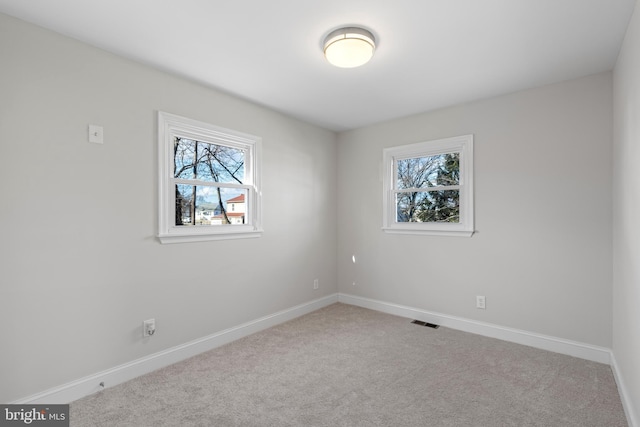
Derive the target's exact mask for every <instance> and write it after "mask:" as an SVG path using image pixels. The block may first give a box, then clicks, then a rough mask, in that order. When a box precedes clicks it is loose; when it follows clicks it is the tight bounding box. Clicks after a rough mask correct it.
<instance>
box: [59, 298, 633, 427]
mask: <svg viewBox="0 0 640 427" xmlns="http://www.w3.org/2000/svg"><path fill="white" fill-rule="evenodd" d="M70 419H71V425H72V426H79V427H80V426H81V427H85V426H109V427H113V426H132V427H133V426H136V427H138V426H221V427H226V426H403V427H404V426H487V427H497V426H545V427H550V426H580V427H585V426H594V427H595V426H597V427H605V426H606V427H615V426H626V425H627V424H626V420H625V416H624V412H623V409H622V405H621V401H620V397H619V395H618V391H617V388H616V384H615V381H614V378H613V374H612V371H611V368H610V367H609V366H607V365H603V364H599V363H594V362H590V361H586V360H582V359H578V358H573V357H570V356H564V355H561V354H556V353H551V352H547V351H543V350H538V349H535V348H531V347H527V346H522V345H518V344H513V343H509V342H505V341H500V340H496V339H492V338H486V337H482V336H478V335H473V334H469V333H465V332H460V331H456V330H453V329H448V328H443V327H441V328H439V329H431V328H428V327H424V326H418V325H415V324H412V323H410V320H408V319H405V318H401V317H396V316H392V315H388V314H384V313H379V312H376V311H372V310H367V309H363V308H360V307H355V306H350V305H345V304H339V303H338V304H334V305H331V306H329V307H326V308H323V309H321V310H318V311H316V312H313V313H311V314H308V315H306V316H303V317H300V318H298V319H295V320H292V321H290V322H287V323H284V324H281V325H279V326H276V327H274V328H271V329H268V330H265V331H263V332H260V333H257V334H254V335H252V336H249V337H246V338H243V339H241V340H238V341H235V342H233V343H231V344H228V345H225V346H222V347H219V348H217V349H214V350H211V351H209V352H206V353H203V354H201V355H198V356H196V357H193V358H191V359H188V360H186V361H183V362H180V363H177V364H175V365H172V366H169V367H167V368H164V369H160V370H158V371H155V372H152V373H150V374H148V375H145V376H142V377H140V378H136V379H134V380H132V381H129V382H126V383H123V384H120V385H118V386H115V387H113V388H108V389H106V390H104V391H101V392H99V393H97V394H94V395H91V396H87V397H85V398H83V399H80V400H78V401H75V402H73V403H72V404H71V413H70Z"/></svg>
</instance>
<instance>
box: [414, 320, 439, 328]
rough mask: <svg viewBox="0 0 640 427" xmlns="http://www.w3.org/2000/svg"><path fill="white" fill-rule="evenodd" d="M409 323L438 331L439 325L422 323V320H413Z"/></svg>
mask: <svg viewBox="0 0 640 427" xmlns="http://www.w3.org/2000/svg"><path fill="white" fill-rule="evenodd" d="M411 323H415V324H416V325H420V326H426V327H428V328H433V329H438V328H439V327H440V325H436V324H434V323H427V322H423V321H422V320H414V321H413V322H411Z"/></svg>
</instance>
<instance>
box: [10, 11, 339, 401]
mask: <svg viewBox="0 0 640 427" xmlns="http://www.w3.org/2000/svg"><path fill="white" fill-rule="evenodd" d="M0 58H2V60H1V61H2V65H1V66H0V94H1V95H0V144H1V150H0V153H1V155H0V156H1V157H0V158H1V159H2V167H0V182H1V183H2V184H1V185H2V209H1V210H0V219H1V220H0V236H2V237H1V239H2V243H1V245H0V248H1V250H2V254H1V257H0V272H1V278H0V280H1V282H2V284H1V285H0V305H1V308H0V337H1V341H2V344H1V351H0V402H9V401H13V400H17V399H21V398H24V397H27V396H29V395H31V394H34V393H38V392H42V391H44V390H47V389H48V388H51V387H54V386H59V385H62V384H64V383H67V382H69V381H72V380H75V379H78V378H81V377H84V376H87V375H90V374H94V373H96V372H99V371H102V370H105V369H108V368H112V367H115V366H117V365H119V364H122V363H125V362H129V361H132V360H135V359H137V358H140V357H143V356H146V355H149V354H153V353H155V352H158V351H161V350H164V349H167V348H171V347H173V346H176V345H179V344H182V343H185V342H188V341H191V340H193V339H197V338H201V337H204V336H207V335H209V334H212V333H214V332H217V331H221V330H224V329H226V328H229V327H232V326H236V325H239V324H241V323H244V322H247V321H250V320H254V319H257V318H260V317H262V316H265V315H268V314H272V313H274V312H277V311H280V310H283V309H285V308H290V307H293V306H295V305H298V304H301V303H303V302H307V301H311V300H313V299H315V298H319V297H322V296H325V295H329V294H334V293H335V292H336V291H337V287H336V271H337V268H336V256H335V251H336V233H335V221H336V209H335V203H334V202H333V198H334V196H335V194H334V193H335V188H336V178H335V176H336V166H335V164H336V161H335V159H336V156H337V146H336V136H335V134H334V133H332V132H329V131H326V130H323V129H320V128H317V127H314V126H310V125H307V124H304V123H301V122H299V121H296V120H292V119H290V118H287V117H284V116H282V115H280V114H277V113H275V112H273V111H270V110H268V109H265V108H261V107H258V106H256V105H252V104H251V103H248V102H245V101H242V100H238V99H237V98H234V97H231V96H228V95H225V94H223V93H221V92H218V91H215V90H212V89H209V88H205V87H203V86H199V85H197V84H194V83H191V82H188V81H186V80H184V79H181V78H178V77H175V76H172V75H168V74H165V73H162V72H159V71H155V70H153V69H150V68H148V67H146V66H142V65H140V64H137V63H133V62H130V61H127V60H125V59H122V58H119V57H117V56H114V55H111V54H108V53H106V52H104V51H101V50H98V49H95V48H92V47H89V46H87V45H84V44H81V43H79V42H76V41H74V40H71V39H68V38H65V37H62V36H60V35H57V34H54V33H51V32H49V31H46V30H43V29H40V28H37V27H34V26H31V25H28V24H26V23H23V22H21V21H18V20H15V19H13V18H9V17H7V16H5V15H0ZM212 72H215V70H213V71H212ZM157 110H164V111H167V112H170V113H174V114H179V115H183V116H187V117H191V118H194V119H197V120H202V121H206V122H209V123H212V124H215V125H218V126H222V127H226V128H230V129H234V130H237V131H240V132H245V133H250V134H254V135H258V136H261V137H262V138H263V174H262V182H263V188H262V190H263V194H264V197H263V208H264V218H263V220H264V221H263V224H264V230H265V231H264V235H263V237H262V238H260V239H248V240H236V241H219V242H207V243H194V244H176V245H160V243H159V242H158V241H157V239H156V238H155V237H154V236H155V234H156V233H157V206H156V203H157V183H156V178H157V165H156V158H157V149H156V143H157V142H156V126H157V124H156V111H157ZM89 124H98V125H102V126H104V135H105V136H104V138H105V142H104V145H95V144H90V143H88V142H87V138H88V131H87V127H88V125H89ZM314 278H319V280H320V289H319V290H315V291H314V290H313V280H314ZM148 318H155V319H156V323H157V328H158V330H157V333H156V335H155V336H154V337H153V338H152V339H149V340H146V341H143V340H142V339H141V327H142V321H143V320H145V319H148Z"/></svg>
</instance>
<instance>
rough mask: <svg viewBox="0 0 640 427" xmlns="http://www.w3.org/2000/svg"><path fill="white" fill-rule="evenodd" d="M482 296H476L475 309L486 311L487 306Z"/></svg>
mask: <svg viewBox="0 0 640 427" xmlns="http://www.w3.org/2000/svg"><path fill="white" fill-rule="evenodd" d="M485 302H486V301H485V299H484V296H480V295H478V296H476V308H481V309H483V310H484V309H486V308H487V305H486V304H485Z"/></svg>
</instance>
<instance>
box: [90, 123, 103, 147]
mask: <svg viewBox="0 0 640 427" xmlns="http://www.w3.org/2000/svg"><path fill="white" fill-rule="evenodd" d="M103 135H104V130H103V129H102V126H98V125H89V142H94V143H96V144H102V143H103V139H102V138H103Z"/></svg>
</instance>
